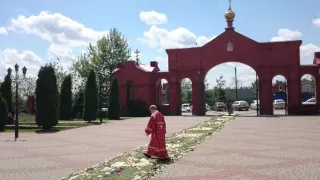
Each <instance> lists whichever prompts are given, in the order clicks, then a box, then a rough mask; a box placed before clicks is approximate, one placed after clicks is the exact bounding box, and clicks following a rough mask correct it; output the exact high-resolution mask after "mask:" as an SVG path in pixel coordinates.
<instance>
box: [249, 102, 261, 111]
mask: <svg viewBox="0 0 320 180" xmlns="http://www.w3.org/2000/svg"><path fill="white" fill-rule="evenodd" d="M257 102H258V104H257ZM257 106H258V107H259V106H260V100H258V101H257V100H253V102H252V103H251V104H250V107H251V109H257Z"/></svg>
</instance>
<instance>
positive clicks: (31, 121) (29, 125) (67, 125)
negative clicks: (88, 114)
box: [0, 114, 129, 133]
mask: <svg viewBox="0 0 320 180" xmlns="http://www.w3.org/2000/svg"><path fill="white" fill-rule="evenodd" d="M126 119H129V118H121V119H120V120H126ZM110 121H112V120H109V119H107V118H104V119H102V123H100V119H99V118H98V119H96V120H95V121H92V122H90V123H88V122H86V121H84V120H82V119H74V120H70V121H66V120H59V121H58V125H57V126H56V127H54V128H53V129H52V130H49V131H44V130H42V129H41V128H40V127H38V126H37V124H36V121H35V116H33V115H28V114H21V115H20V116H19V132H26V133H28V132H29V133H30V132H31V133H34V132H36V133H45V132H48V133H50V132H51V133H52V132H59V131H63V130H68V129H74V128H81V127H86V126H92V125H100V124H104V123H108V122H110ZM12 132H14V125H6V130H5V131H2V132H0V133H12Z"/></svg>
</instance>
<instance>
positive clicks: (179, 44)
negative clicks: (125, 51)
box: [141, 26, 215, 49]
mask: <svg viewBox="0 0 320 180" xmlns="http://www.w3.org/2000/svg"><path fill="white" fill-rule="evenodd" d="M213 38H215V36H214V37H211V38H208V37H205V36H196V35H195V34H194V33H192V32H191V31H189V30H188V29H186V28H183V27H179V28H177V29H174V30H172V31H168V30H167V29H164V28H159V27H157V26H151V27H150V29H149V30H148V31H146V32H144V37H143V38H141V40H142V42H143V43H145V44H147V45H148V46H149V47H151V48H158V49H159V48H162V49H170V48H185V47H196V46H202V45H204V44H205V43H207V42H209V41H210V40H212V39H213Z"/></svg>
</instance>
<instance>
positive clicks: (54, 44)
mask: <svg viewBox="0 0 320 180" xmlns="http://www.w3.org/2000/svg"><path fill="white" fill-rule="evenodd" d="M270 2H271V1H270V0H269V1H267V0H264V1H252V0H250V1H249V0H241V1H240V0H233V1H232V8H233V10H234V11H235V13H236V19H235V22H234V26H235V28H236V31H238V32H240V33H242V34H244V35H246V36H248V37H250V38H252V39H254V40H256V41H263V42H266V41H271V40H273V41H276V40H295V39H301V40H303V46H302V47H301V61H302V62H301V63H302V64H308V63H311V62H312V58H313V53H314V51H320V1H318V0H306V1H303V2H302V1H301V0H300V1H298V0H279V1H274V3H270ZM272 2H273V1H272ZM275 2H277V3H275ZM227 8H228V0H214V1H194V0H183V1H182V0H175V1H169V0H162V1H151V0H149V1H147V0H139V1H138V0H130V1H129V0H127V1H124V0H117V1H102V0H92V1H75V0H69V1H62V0H55V1H40V0H29V1H21V0H5V1H4V2H2V5H1V6H0V12H1V16H0V41H1V43H0V77H1V76H3V74H4V73H5V72H4V70H5V69H6V68H8V67H9V66H13V65H14V64H15V63H19V64H20V65H21V66H23V65H27V67H28V69H29V70H30V71H29V73H30V75H35V74H36V73H37V70H38V68H39V65H41V64H43V63H44V62H49V61H52V60H55V59H56V57H59V58H60V59H61V60H62V64H63V65H65V66H68V65H69V64H70V63H71V61H72V59H73V58H74V57H75V56H77V55H79V53H81V52H82V51H83V50H85V48H86V45H87V43H88V42H90V41H95V40H96V38H97V37H98V36H101V35H102V34H103V33H105V32H107V30H108V29H110V28H112V27H116V28H118V29H119V30H120V31H121V32H122V33H123V34H124V35H125V36H126V37H127V38H128V41H129V43H130V46H131V47H132V49H133V50H135V49H139V50H140V51H141V61H142V62H143V63H149V61H150V60H157V61H159V64H160V66H161V69H164V70H166V68H167V55H166V54H165V52H164V51H163V49H165V48H177V47H190V46H193V44H194V43H195V42H198V44H204V43H205V42H207V41H209V40H210V39H212V38H213V37H214V36H217V35H219V34H221V33H222V32H223V31H224V28H225V26H226V22H225V19H224V16H223V15H224V13H225V11H226V10H227ZM234 65H236V66H237V67H238V71H239V79H240V81H241V84H243V85H248V84H250V83H251V81H253V80H254V79H255V77H254V72H252V71H250V68H249V67H246V66H244V65H241V64H231V63H229V64H222V65H220V66H217V67H215V68H213V70H212V71H210V72H209V74H208V76H207V78H208V80H209V83H210V84H212V85H214V81H215V79H216V78H217V77H218V76H220V75H221V74H224V76H225V79H226V80H227V84H228V85H230V84H231V83H232V80H231V79H232V77H233V70H234V69H233V66H234Z"/></svg>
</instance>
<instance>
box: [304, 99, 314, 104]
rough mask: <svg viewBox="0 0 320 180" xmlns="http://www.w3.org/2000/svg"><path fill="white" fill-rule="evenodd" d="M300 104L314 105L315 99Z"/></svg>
mask: <svg viewBox="0 0 320 180" xmlns="http://www.w3.org/2000/svg"><path fill="white" fill-rule="evenodd" d="M302 104H316V98H310V99H308V100H306V101H305V102H303V103H302Z"/></svg>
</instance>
